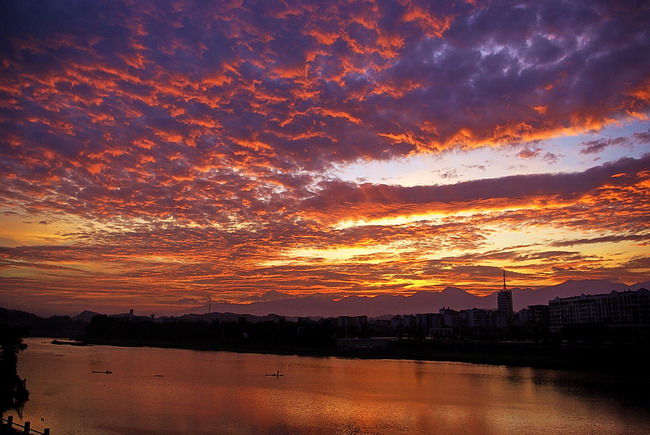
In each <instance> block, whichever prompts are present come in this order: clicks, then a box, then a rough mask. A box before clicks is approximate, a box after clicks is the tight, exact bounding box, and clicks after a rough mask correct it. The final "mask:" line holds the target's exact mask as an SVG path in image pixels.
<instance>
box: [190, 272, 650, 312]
mask: <svg viewBox="0 0 650 435" xmlns="http://www.w3.org/2000/svg"><path fill="white" fill-rule="evenodd" d="M640 288H650V281H645V282H641V283H637V284H634V285H631V286H628V285H626V284H624V283H613V282H610V281H604V280H579V281H574V280H570V281H567V282H564V283H562V284H558V285H554V286H550V287H543V288H540V289H537V290H532V289H529V288H526V289H520V288H513V289H511V291H512V301H513V306H514V310H515V311H519V310H521V309H522V308H525V307H527V306H529V305H547V304H548V303H549V301H550V300H552V299H555V298H556V297H562V298H565V297H571V296H579V295H581V294H602V293H609V292H611V291H612V290H616V291H625V290H638V289H640ZM270 293H271V294H269V295H268V296H269V297H270V298H272V299H271V300H263V301H258V302H252V303H249V304H233V303H211V304H210V307H208V305H207V304H206V305H204V306H201V307H197V308H191V309H188V310H185V311H183V312H182V313H179V314H181V315H182V314H189V313H207V312H208V309H210V310H211V311H212V312H221V313H235V314H250V315H255V316H265V315H269V314H277V315H281V316H292V317H298V316H302V317H336V316H360V315H366V316H369V317H378V316H382V315H387V314H415V313H431V312H437V311H438V310H439V309H440V308H443V307H448V308H452V309H455V310H463V309H469V308H484V309H496V307H497V293H498V292H494V293H492V294H490V295H487V296H476V295H473V294H471V293H468V292H466V291H465V290H461V289H459V288H456V287H447V288H445V289H444V290H443V291H440V292H433V291H421V292H417V293H415V294H413V295H411V296H389V295H381V296H375V297H361V296H347V297H344V298H342V299H340V300H332V299H330V298H326V297H323V296H304V297H290V296H289V295H286V294H283V293H280V292H270Z"/></svg>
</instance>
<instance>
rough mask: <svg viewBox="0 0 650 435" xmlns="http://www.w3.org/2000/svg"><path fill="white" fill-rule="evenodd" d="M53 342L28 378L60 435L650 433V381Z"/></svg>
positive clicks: (36, 346)
mask: <svg viewBox="0 0 650 435" xmlns="http://www.w3.org/2000/svg"><path fill="white" fill-rule="evenodd" d="M50 341H51V339H44V338H30V339H26V340H25V342H26V343H27V344H28V346H29V348H28V349H27V350H26V351H24V352H21V354H20V355H19V364H18V369H19V374H20V376H21V377H24V378H26V379H27V387H28V389H29V391H30V399H29V401H28V402H27V404H26V405H25V407H24V410H23V416H22V421H30V422H31V424H32V427H33V428H36V429H39V430H42V429H43V428H45V427H49V428H50V429H51V431H52V435H61V434H183V433H187V434H240V433H244V434H285V433H310V434H321V433H322V434H366V433H367V434H384V433H385V434H413V433H433V434H435V433H441V434H443V433H444V434H448V433H470V434H472V433H477V434H522V433H526V434H556V433H567V434H569V433H570V434H583V433H585V434H586V433H593V434H604V433H607V434H635V433H638V434H647V433H650V409H649V407H648V398H647V397H648V393H647V392H648V388H647V387H648V384H647V383H641V384H639V383H638V382H631V381H626V380H622V379H619V378H613V377H609V376H608V377H603V376H595V375H593V374H589V373H580V372H569V371H558V370H537V369H530V368H515V367H506V366H488V365H477V364H466V363H456V362H454V363H452V362H433V361H410V360H360V359H344V358H334V357H327V358H315V357H302V356H284V355H266V354H252V353H250V354H246V353H232V352H202V351H192V350H182V349H158V348H148V347H139V348H126V347H111V346H87V347H75V346H61V345H53V344H51V343H50ZM106 370H110V371H111V372H112V373H111V374H106V373H95V372H101V371H106ZM278 371H279V372H280V373H281V374H282V375H283V376H281V377H275V376H266V375H268V374H272V373H277V372H278ZM13 415H14V416H15V417H14V419H15V420H14V421H19V422H20V421H21V419H20V418H19V417H18V416H17V415H16V414H15V413H13Z"/></svg>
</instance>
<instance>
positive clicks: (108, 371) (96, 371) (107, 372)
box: [93, 370, 113, 375]
mask: <svg viewBox="0 0 650 435" xmlns="http://www.w3.org/2000/svg"><path fill="white" fill-rule="evenodd" d="M93 373H105V374H107V375H110V374H111V373H113V372H112V371H110V370H93Z"/></svg>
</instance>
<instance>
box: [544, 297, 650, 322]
mask: <svg viewBox="0 0 650 435" xmlns="http://www.w3.org/2000/svg"><path fill="white" fill-rule="evenodd" d="M649 300H650V291H648V290H646V289H644V288H643V289H640V290H637V291H629V290H628V291H624V292H617V291H615V290H614V291H612V292H610V293H607V294H599V295H584V294H583V295H580V296H574V297H570V298H559V297H557V298H555V299H553V300H552V301H549V317H550V330H551V332H558V331H559V330H561V329H562V328H563V327H564V326H567V325H577V324H593V323H599V324H605V325H608V326H613V327H621V326H636V327H648V326H650V306H649Z"/></svg>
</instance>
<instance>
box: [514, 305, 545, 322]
mask: <svg viewBox="0 0 650 435" xmlns="http://www.w3.org/2000/svg"><path fill="white" fill-rule="evenodd" d="M519 321H520V322H521V323H523V324H524V325H539V326H545V327H548V325H549V322H550V319H549V308H548V305H529V306H528V307H526V308H524V309H522V310H521V311H519Z"/></svg>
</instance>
